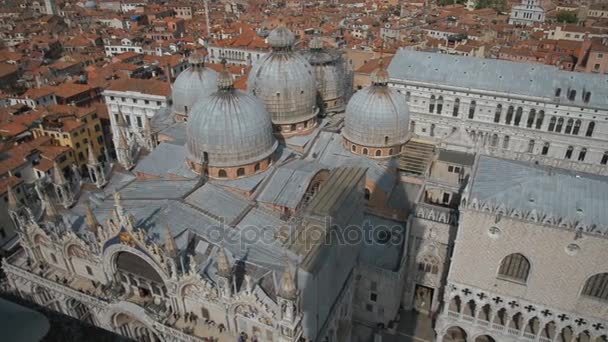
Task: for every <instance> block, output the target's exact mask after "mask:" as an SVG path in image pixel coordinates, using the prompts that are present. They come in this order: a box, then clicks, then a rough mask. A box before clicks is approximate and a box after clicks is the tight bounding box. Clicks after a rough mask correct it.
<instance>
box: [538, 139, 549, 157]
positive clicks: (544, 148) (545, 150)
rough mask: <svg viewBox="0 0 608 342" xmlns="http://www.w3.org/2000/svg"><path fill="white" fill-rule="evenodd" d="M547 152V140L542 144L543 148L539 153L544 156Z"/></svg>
mask: <svg viewBox="0 0 608 342" xmlns="http://www.w3.org/2000/svg"><path fill="white" fill-rule="evenodd" d="M548 153H549V143H548V142H546V143H545V144H544V145H543V150H542V151H541V153H540V154H542V155H543V156H546V155H547V154H548Z"/></svg>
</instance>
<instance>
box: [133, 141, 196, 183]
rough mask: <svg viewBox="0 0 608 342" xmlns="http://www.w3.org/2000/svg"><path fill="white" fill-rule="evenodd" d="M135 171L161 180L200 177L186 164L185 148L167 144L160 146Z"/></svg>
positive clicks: (138, 164)
mask: <svg viewBox="0 0 608 342" xmlns="http://www.w3.org/2000/svg"><path fill="white" fill-rule="evenodd" d="M133 171H135V172H141V173H144V174H147V175H152V176H158V177H161V178H163V177H167V176H173V175H175V176H180V177H184V178H196V177H198V176H197V175H196V174H195V173H194V172H192V171H191V170H190V169H189V168H188V166H187V164H186V151H185V148H184V146H179V145H173V144H165V143H163V144H160V145H158V146H157V147H156V148H155V149H154V150H152V152H150V154H148V155H147V156H145V157H144V158H143V159H142V160H141V161H140V162H139V163H137V166H135V169H134V170H133Z"/></svg>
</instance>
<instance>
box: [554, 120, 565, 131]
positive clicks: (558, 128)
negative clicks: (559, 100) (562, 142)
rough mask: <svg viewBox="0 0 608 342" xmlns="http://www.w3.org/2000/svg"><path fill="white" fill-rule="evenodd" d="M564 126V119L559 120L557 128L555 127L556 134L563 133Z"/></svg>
mask: <svg viewBox="0 0 608 342" xmlns="http://www.w3.org/2000/svg"><path fill="white" fill-rule="evenodd" d="M563 125H564V118H559V119H557V126H555V132H557V133H560V132H561V131H562V126H563Z"/></svg>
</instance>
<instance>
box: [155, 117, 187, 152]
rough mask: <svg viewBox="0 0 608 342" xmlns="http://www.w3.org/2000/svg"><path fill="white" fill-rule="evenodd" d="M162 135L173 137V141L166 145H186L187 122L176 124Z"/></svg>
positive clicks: (164, 130)
mask: <svg viewBox="0 0 608 342" xmlns="http://www.w3.org/2000/svg"><path fill="white" fill-rule="evenodd" d="M160 134H162V135H166V136H168V137H171V138H172V139H173V141H167V142H164V143H169V144H173V145H180V146H184V145H186V123H185V122H176V123H175V124H173V125H171V126H169V127H167V128H165V129H163V130H162V131H161V132H160Z"/></svg>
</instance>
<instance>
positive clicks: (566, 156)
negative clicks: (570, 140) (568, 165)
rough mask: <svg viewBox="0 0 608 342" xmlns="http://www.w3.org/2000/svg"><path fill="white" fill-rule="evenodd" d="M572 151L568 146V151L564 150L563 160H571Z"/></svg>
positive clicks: (572, 148)
mask: <svg viewBox="0 0 608 342" xmlns="http://www.w3.org/2000/svg"><path fill="white" fill-rule="evenodd" d="M572 151H574V147H572V146H568V149H567V150H566V155H565V156H564V158H565V159H570V158H572Z"/></svg>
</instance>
